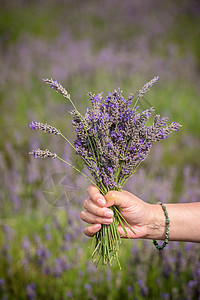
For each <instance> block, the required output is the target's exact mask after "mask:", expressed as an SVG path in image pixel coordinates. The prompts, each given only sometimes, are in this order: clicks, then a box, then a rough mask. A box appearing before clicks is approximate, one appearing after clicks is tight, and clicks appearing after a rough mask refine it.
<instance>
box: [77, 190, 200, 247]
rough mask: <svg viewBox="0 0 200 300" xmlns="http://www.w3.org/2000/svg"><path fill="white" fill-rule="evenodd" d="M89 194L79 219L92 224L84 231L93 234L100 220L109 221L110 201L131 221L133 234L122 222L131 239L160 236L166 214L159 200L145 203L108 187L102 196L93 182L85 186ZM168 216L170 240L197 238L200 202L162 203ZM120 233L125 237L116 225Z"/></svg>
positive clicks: (97, 228) (199, 222) (164, 232)
mask: <svg viewBox="0 0 200 300" xmlns="http://www.w3.org/2000/svg"><path fill="white" fill-rule="evenodd" d="M87 193H88V195H89V197H88V198H87V199H86V200H85V201H84V208H85V210H84V211H82V212H81V219H82V220H83V221H85V222H87V223H90V224H93V225H91V226H89V227H86V228H85V230H84V233H85V234H86V235H87V236H90V237H91V236H93V235H94V234H95V233H96V232H97V231H99V230H100V228H101V224H107V225H108V224H111V223H112V221H113V219H112V217H113V211H112V210H111V209H110V208H109V207H111V206H112V205H116V206H119V207H121V208H122V209H123V211H122V210H121V213H122V215H123V216H124V218H125V219H126V220H127V221H128V223H129V224H130V225H131V227H132V229H133V230H134V232H135V233H136V235H135V234H134V233H133V232H132V231H131V230H130V229H129V228H128V227H127V226H126V225H125V228H126V230H127V233H128V235H129V237H130V238H131V239H137V238H144V239H156V240H164V239H165V234H166V218H165V215H164V212H163V209H162V207H161V205H160V204H149V203H146V202H144V201H143V200H141V199H139V198H138V197H136V196H134V195H133V194H131V193H129V192H127V191H122V192H117V191H110V192H108V193H107V194H106V195H105V197H103V196H102V195H101V194H100V192H99V190H98V189H97V188H96V187H95V186H92V185H91V186H89V187H88V189H87ZM165 206H166V209H167V212H168V215H169V219H170V238H169V240H171V241H186V242H198V243H199V242H200V202H195V203H176V204H165ZM118 231H119V233H120V235H121V237H124V238H125V237H126V236H125V234H124V231H123V229H122V227H121V226H120V225H119V226H118Z"/></svg>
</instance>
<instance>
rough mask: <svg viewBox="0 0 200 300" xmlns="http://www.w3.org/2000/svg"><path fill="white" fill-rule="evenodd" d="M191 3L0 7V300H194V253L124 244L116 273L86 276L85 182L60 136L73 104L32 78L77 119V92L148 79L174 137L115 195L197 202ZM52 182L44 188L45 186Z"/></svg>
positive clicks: (197, 23) (197, 9) (151, 99)
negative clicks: (58, 89)
mask: <svg viewBox="0 0 200 300" xmlns="http://www.w3.org/2000/svg"><path fill="white" fill-rule="evenodd" d="M199 37H200V3H199V1H195V0H191V1H186V0H183V1H181V4H180V2H179V1H173V2H172V1H159V0H152V1H147V0H133V1H131V0H126V1H119V0H115V1H113V0H110V1H106V0H102V1H101V2H100V1H92V0H86V1H78V0H59V1H53V0H48V1H40V2H39V1H36V0H32V1H24V0H19V1H14V0H11V1H9V2H8V1H5V0H3V1H1V10H0V70H1V72H0V111H1V114H0V125H1V131H0V132H1V139H0V248H1V251H0V299H4V300H6V299H8V300H10V299H20V300H21V299H22V300H23V299H52V300H54V299H56V300H57V299H58V300H64V299H83V300H84V299H92V300H95V299H96V300H98V299H108V300H112V299H151V300H152V299H155V300H158V299H173V300H176V299H195V300H196V299H200V245H199V244H195V243H183V242H181V243H179V242H170V243H169V245H168V247H166V248H165V250H163V251H160V252H158V251H157V250H156V249H155V248H154V247H153V244H152V241H142V240H139V241H136V240H134V241H129V240H123V241H122V244H121V250H120V261H121V265H122V270H119V269H118V266H117V264H114V265H113V267H112V268H103V267H101V266H99V267H98V268H96V266H95V264H93V263H92V260H91V240H90V239H89V238H86V237H85V236H84V234H83V229H84V227H85V226H86V225H85V224H84V223H83V222H82V221H81V219H80V212H81V210H82V207H83V201H84V199H85V198H86V197H87V195H86V188H87V186H88V185H89V182H88V181H87V180H86V179H85V178H84V177H82V176H80V175H79V174H77V173H76V172H75V171H74V170H73V169H71V168H70V167H66V166H65V165H63V164H62V163H61V162H60V161H57V160H48V159H47V160H35V159H34V158H33V157H31V156H30V155H29V154H28V153H29V151H30V150H32V149H36V148H37V147H41V148H42V149H46V148H47V149H50V150H51V151H53V152H56V153H57V154H59V155H60V156H62V157H63V158H64V159H66V160H67V161H70V162H71V163H72V164H73V165H75V166H78V167H79V168H81V170H83V171H84V172H86V173H87V171H86V170H84V167H83V166H82V165H81V163H80V161H79V159H78V157H77V156H76V155H75V154H74V153H73V152H72V151H71V148H70V147H69V145H67V143H65V141H64V140H63V139H62V138H60V136H50V135H48V134H45V133H44V134H43V133H42V132H33V131H31V130H30V128H29V127H28V124H29V122H31V121H38V122H43V123H48V124H51V125H52V126H55V127H56V128H58V129H60V130H61V131H62V132H63V133H64V134H65V136H67V138H68V139H69V140H70V141H72V142H73V140H74V139H75V133H74V131H73V129H72V125H71V116H70V114H69V113H68V112H69V111H70V110H71V109H72V107H71V106H70V103H68V102H67V101H66V100H65V99H64V98H62V97H61V96H60V95H59V94H56V93H55V92H53V91H52V90H51V89H49V88H48V87H47V86H46V85H45V84H44V82H43V81H42V79H43V78H53V79H54V80H58V81H59V82H61V83H62V84H63V85H64V86H65V87H66V89H67V90H68V92H69V93H70V94H71V97H72V98H73V101H74V103H75V104H76V106H77V107H78V108H79V109H80V111H81V112H84V111H85V110H86V107H87V106H88V105H89V97H88V95H87V93H88V92H92V93H100V92H102V91H103V93H104V95H106V94H107V92H108V91H113V90H114V89H115V88H118V87H120V88H121V89H122V90H123V94H124V95H125V96H128V95H129V94H130V93H135V92H136V91H138V89H140V88H141V86H142V85H143V84H144V83H145V82H147V81H149V80H150V79H151V78H153V77H154V76H156V75H159V76H160V80H159V81H158V83H156V85H155V87H153V88H152V90H151V91H150V92H149V93H148V94H147V95H146V96H145V99H144V102H143V103H142V105H143V106H144V108H146V107H149V106H150V105H152V106H155V107H156V110H157V112H159V113H161V114H162V115H164V116H169V119H170V120H169V121H170V122H171V121H176V122H179V123H181V124H182V128H181V130H180V132H178V133H177V134H175V135H173V134H172V135H171V136H170V138H169V139H167V140H166V141H162V142H161V143H159V145H156V146H154V147H153V148H152V151H151V154H150V155H149V157H148V158H147V160H146V161H145V162H144V163H143V164H142V165H141V166H140V168H139V170H138V172H136V173H135V174H134V176H133V177H132V179H131V180H130V181H129V182H128V183H127V185H126V189H127V190H128V191H130V192H132V193H134V194H136V195H137V196H138V197H140V198H141V199H143V200H144V201H147V202H151V203H156V202H157V201H159V200H160V201H163V203H171V202H195V201H200V159H199V154H200V129H199V128H200V117H199V116H200V105H199V103H200V86H199V79H200V38H199ZM60 179H62V180H64V181H63V186H61V187H60V188H58V190H56V191H54V192H55V193H54V194H53V195H52V194H48V193H47V192H48V191H52V185H51V184H52V180H53V182H54V184H58V182H60Z"/></svg>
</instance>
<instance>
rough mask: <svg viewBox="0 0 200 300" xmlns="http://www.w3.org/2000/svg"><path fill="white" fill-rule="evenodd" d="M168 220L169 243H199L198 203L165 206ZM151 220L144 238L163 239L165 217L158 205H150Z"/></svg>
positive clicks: (199, 204) (199, 207) (199, 205)
mask: <svg viewBox="0 0 200 300" xmlns="http://www.w3.org/2000/svg"><path fill="white" fill-rule="evenodd" d="M165 206H166V209H167V212H168V215H169V219H170V237H169V240H171V241H186V242H200V202H195V203H176V204H165ZM151 209H152V219H151V220H150V222H149V230H148V234H147V236H146V238H148V239H160V240H163V239H164V238H165V231H166V226H165V222H166V220H165V216H164V213H163V210H162V208H161V207H160V205H156V204H152V205H151Z"/></svg>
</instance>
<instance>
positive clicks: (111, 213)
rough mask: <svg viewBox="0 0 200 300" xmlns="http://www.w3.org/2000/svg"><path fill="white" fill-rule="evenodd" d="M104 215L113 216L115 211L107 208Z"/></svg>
mask: <svg viewBox="0 0 200 300" xmlns="http://www.w3.org/2000/svg"><path fill="white" fill-rule="evenodd" d="M104 216H105V217H108V218H112V217H113V211H112V210H106V211H105V213H104Z"/></svg>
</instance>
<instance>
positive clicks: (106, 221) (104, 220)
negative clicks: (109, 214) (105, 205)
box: [102, 218, 113, 225]
mask: <svg viewBox="0 0 200 300" xmlns="http://www.w3.org/2000/svg"><path fill="white" fill-rule="evenodd" d="M102 221H103V224H107V225H108V224H111V223H112V221H113V219H112V218H110V219H107V218H106V219H104V218H103V220H102Z"/></svg>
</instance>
